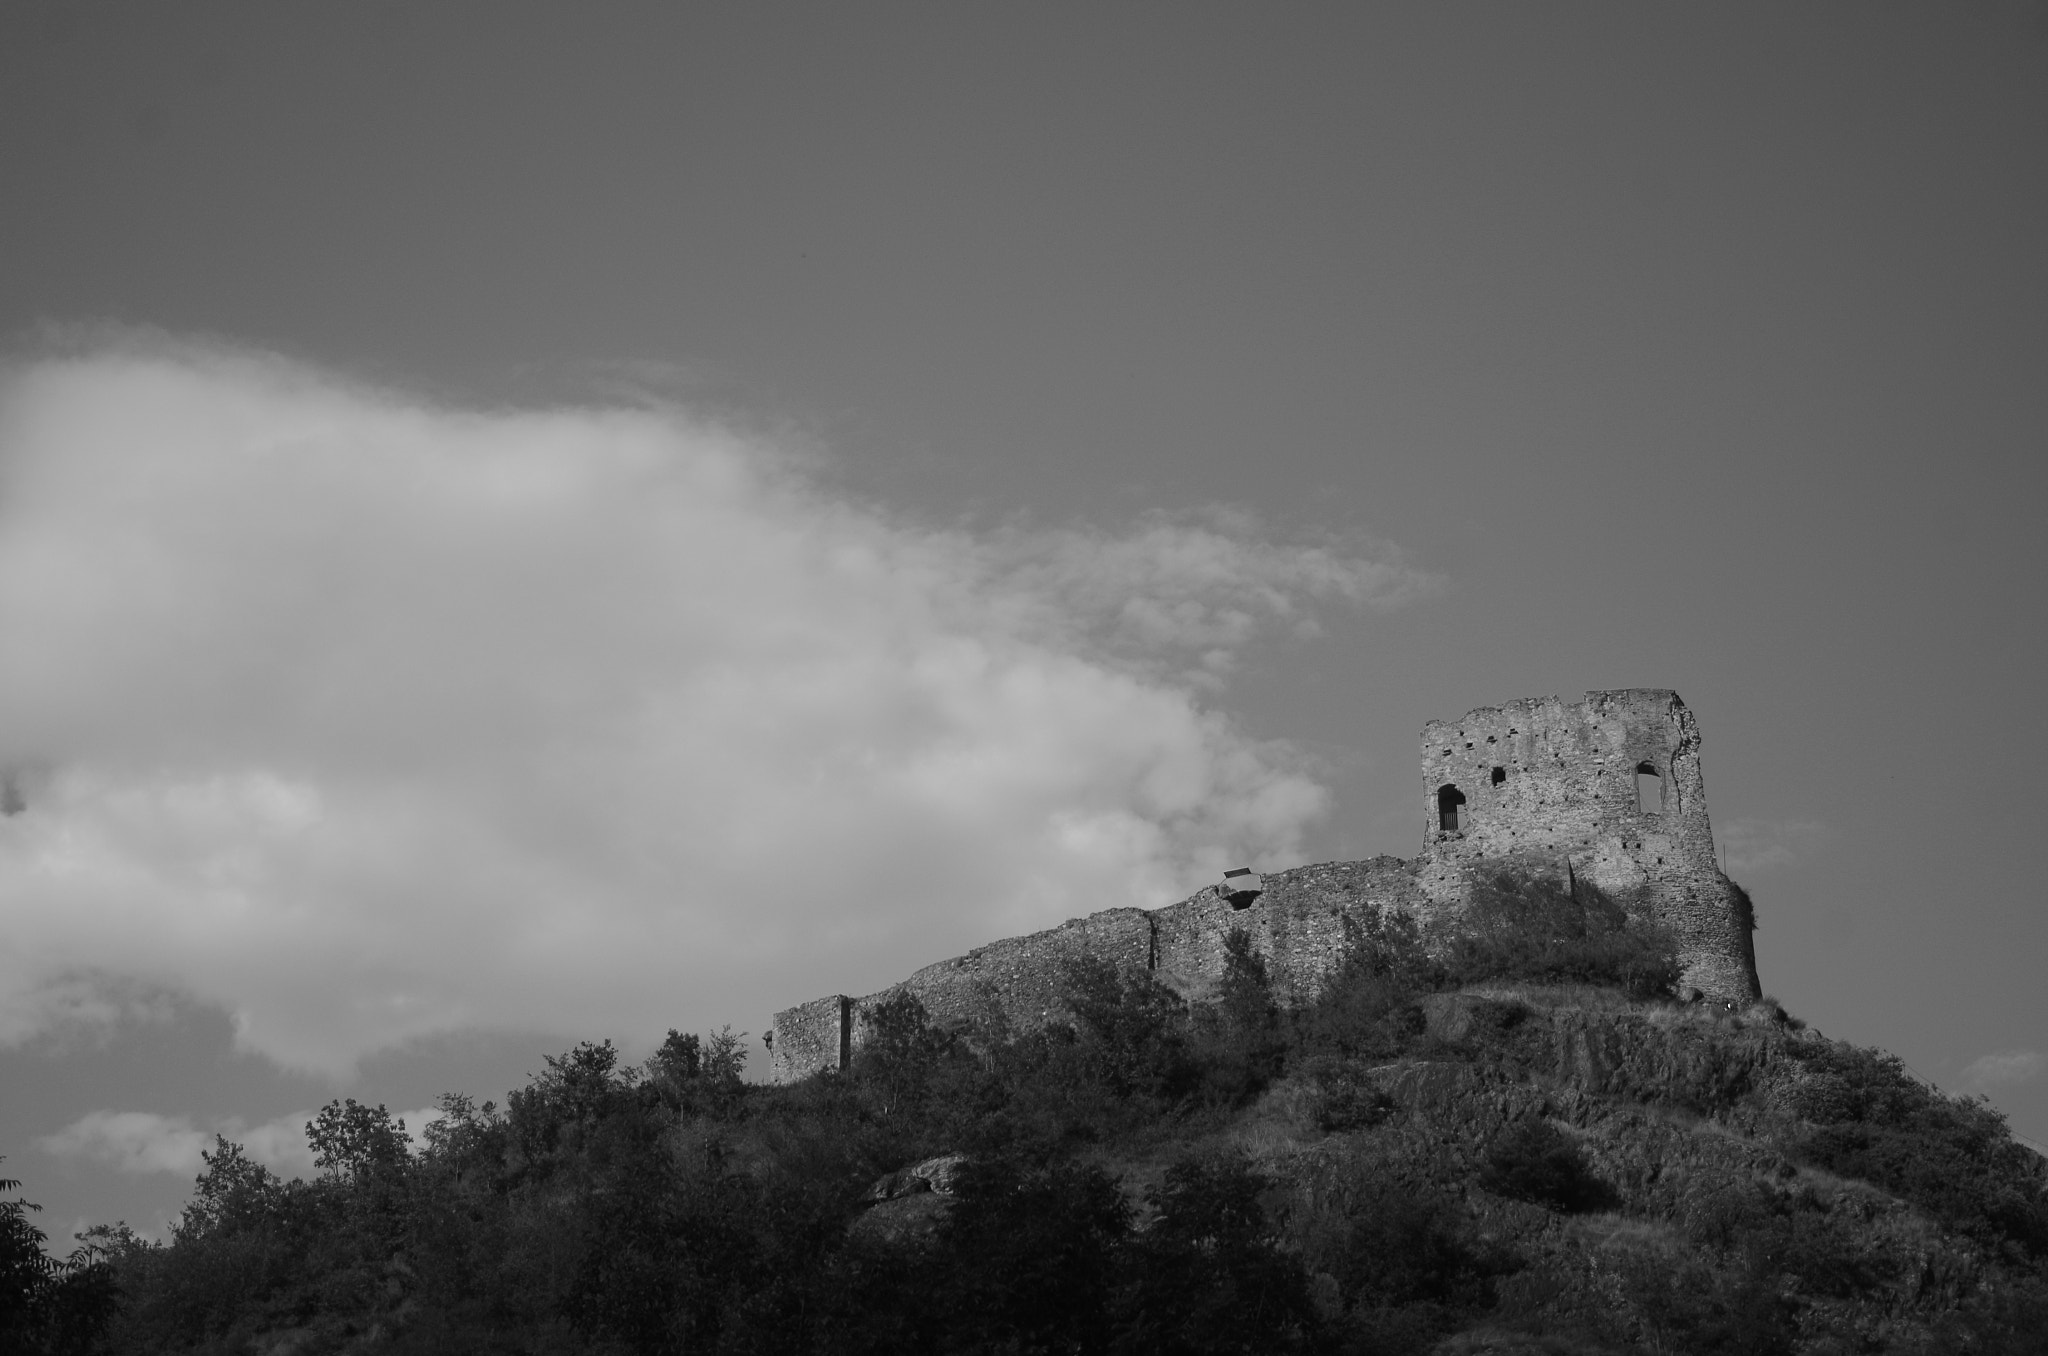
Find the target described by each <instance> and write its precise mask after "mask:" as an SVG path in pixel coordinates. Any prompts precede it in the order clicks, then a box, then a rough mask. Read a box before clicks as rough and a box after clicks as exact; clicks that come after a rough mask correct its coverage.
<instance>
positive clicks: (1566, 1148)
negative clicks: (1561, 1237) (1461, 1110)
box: [1479, 1120, 1614, 1213]
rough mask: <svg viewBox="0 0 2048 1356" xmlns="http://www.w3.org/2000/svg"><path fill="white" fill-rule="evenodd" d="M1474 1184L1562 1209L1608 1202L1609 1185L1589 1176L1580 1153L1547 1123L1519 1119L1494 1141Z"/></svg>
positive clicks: (1596, 1206)
mask: <svg viewBox="0 0 2048 1356" xmlns="http://www.w3.org/2000/svg"><path fill="white" fill-rule="evenodd" d="M1479 1185H1480V1186H1482V1187H1484V1188H1486V1189H1487V1190H1488V1191H1491V1192H1493V1193H1494V1194H1495V1195H1497V1196H1507V1197H1509V1198H1511V1199H1513V1200H1518V1201H1528V1202H1530V1203H1532V1204H1535V1205H1542V1206H1548V1207H1549V1208H1551V1209H1553V1210H1563V1211H1566V1212H1567V1213H1571V1212H1576V1211H1581V1210H1600V1209H1605V1208H1607V1207H1608V1206H1610V1205H1612V1204H1613V1203H1614V1190H1613V1188H1611V1187H1609V1186H1608V1185H1607V1184H1606V1183H1605V1182H1603V1181H1601V1180H1600V1179H1599V1178H1598V1177H1596V1176H1594V1175H1593V1170H1592V1168H1591V1167H1590V1166H1589V1165H1588V1164H1587V1162H1586V1156H1585V1154H1584V1152H1582V1151H1581V1150H1580V1148H1579V1146H1578V1145H1577V1144H1576V1143H1574V1142H1573V1141H1572V1140H1571V1138H1570V1137H1568V1136H1567V1135H1565V1134H1564V1133H1563V1132H1562V1131H1560V1130H1559V1129H1557V1127H1556V1126H1553V1125H1552V1124H1550V1122H1548V1121H1540V1120H1527V1121H1523V1122H1522V1123H1521V1124H1519V1125H1517V1126H1515V1127H1514V1128H1513V1129H1511V1130H1509V1131H1508V1132H1507V1133H1505V1134H1504V1135H1502V1136H1501V1137H1500V1138H1499V1139H1498V1140H1497V1141H1495V1143H1494V1145H1493V1148H1492V1150H1491V1152H1489V1153H1488V1154H1487V1158H1486V1166H1485V1168H1483V1169H1482V1170H1481V1171H1480V1174H1479Z"/></svg>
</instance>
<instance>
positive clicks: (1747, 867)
mask: <svg viewBox="0 0 2048 1356" xmlns="http://www.w3.org/2000/svg"><path fill="white" fill-rule="evenodd" d="M1718 833H1719V836H1720V839H1721V856H1722V859H1723V865H1724V866H1725V868H1726V869H1727V870H1728V871H1729V872H1730V873H1732V874H1742V873H1745V872H1752V871H1768V870H1770V869H1772V868H1773V867H1779V866H1790V865H1791V864H1792V863H1793V862H1796V861H1799V860H1800V859H1801V858H1803V857H1807V856H1810V855H1811V854H1812V853H1813V851H1814V850H1815V849H1816V848H1818V847H1820V846H1821V845H1823V844H1824V843H1825V842H1826V841H1827V837H1828V829H1827V826H1826V825H1825V824H1816V823H1814V822H1812V821H1811V820H1802V819H1731V820H1729V821H1728V822H1727V823H1726V824H1723V825H1721V826H1720V827H1719V829H1718Z"/></svg>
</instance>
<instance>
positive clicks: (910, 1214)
mask: <svg viewBox="0 0 2048 1356" xmlns="http://www.w3.org/2000/svg"><path fill="white" fill-rule="evenodd" d="M966 1163H967V1158H966V1156H965V1155H964V1154H941V1155H939V1156H938V1157H937V1158H927V1159H925V1160H924V1161H923V1162H921V1163H913V1164H911V1165H910V1166H909V1167H907V1168H899V1169H898V1170H896V1171H895V1172H892V1173H886V1174H884V1175H883V1176H881V1177H878V1178H876V1179H875V1184H874V1185H873V1186H871V1187H869V1188H868V1199H870V1200H872V1201H874V1202H875V1204H873V1205H871V1206H869V1207H868V1208H867V1209H866V1210H864V1211H862V1212H861V1213H860V1215H859V1217H858V1218H856V1219H855V1220H854V1222H853V1223H852V1224H851V1225H850V1226H848V1228H847V1231H846V1232H847V1236H848V1237H849V1238H853V1239H856V1240H858V1241H860V1242H863V1243H868V1244H877V1245H882V1246H889V1247H923V1246H925V1245H926V1244H929V1243H931V1242H932V1241H933V1240H934V1239H936V1238H937V1237H938V1233H939V1225H940V1224H941V1223H942V1222H944V1220H945V1218H946V1215H947V1214H948V1213H949V1212H950V1211H951V1210H952V1208H953V1189H954V1186H955V1184H956V1182H957V1179H958V1174H959V1171H960V1169H961V1168H962V1167H964V1166H965V1165H966Z"/></svg>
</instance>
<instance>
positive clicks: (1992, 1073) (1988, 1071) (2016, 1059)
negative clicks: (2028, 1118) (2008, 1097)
mask: <svg viewBox="0 0 2048 1356" xmlns="http://www.w3.org/2000/svg"><path fill="white" fill-rule="evenodd" d="M2043 1072H2048V1056H2043V1055H2042V1054H2041V1052H2040V1051H2038V1050H2000V1051H1998V1052H1996V1053H1995V1054H1989V1055H1979V1056H1978V1057H1977V1058H1976V1059H1973V1060H1971V1061H1970V1062H1969V1064H1968V1065H1966V1066H1965V1067H1964V1069H1963V1076H1962V1084H1963V1086H1964V1087H1966V1088H1970V1089H1972V1090H1974V1091H1977V1092H1986V1091H1989V1090H1990V1089H1992V1088H2007V1087H2012V1086H2014V1085H2016V1084H2019V1083H2031V1082H2033V1081H2034V1080H2035V1079H2036V1078H2039V1077H2040V1076H2041V1075H2042V1073H2043Z"/></svg>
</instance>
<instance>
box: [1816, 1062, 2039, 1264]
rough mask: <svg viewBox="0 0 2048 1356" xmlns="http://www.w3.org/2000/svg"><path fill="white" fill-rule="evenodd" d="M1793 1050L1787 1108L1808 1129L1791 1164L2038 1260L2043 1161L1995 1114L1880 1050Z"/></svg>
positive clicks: (1979, 1100)
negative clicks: (1795, 1072) (1885, 1194)
mask: <svg viewBox="0 0 2048 1356" xmlns="http://www.w3.org/2000/svg"><path fill="white" fill-rule="evenodd" d="M1794 1053H1795V1055H1796V1057H1797V1059H1798V1061H1799V1063H1800V1065H1801V1066H1802V1069H1801V1072H1802V1077H1801V1080H1800V1082H1799V1084H1798V1087H1797V1089H1796V1091H1795V1093H1794V1095H1793V1097H1792V1109H1793V1111H1794V1112H1795V1113H1796V1114H1797V1115H1798V1116H1800V1117H1801V1118H1802V1119H1803V1120H1805V1121H1806V1122H1808V1123H1809V1125H1808V1128H1806V1129H1805V1130H1804V1131H1802V1132H1800V1133H1799V1134H1797V1135H1796V1136H1795V1137H1794V1138H1793V1140H1792V1142H1791V1143H1790V1144H1789V1145H1788V1146H1787V1150H1788V1152H1789V1153H1790V1155H1791V1156H1792V1157H1793V1158H1794V1159H1796V1160H1797V1161H1799V1162H1803V1163H1809V1164H1811V1165H1813V1166H1814V1167H1818V1168H1825V1169H1827V1170H1828V1171H1830V1172H1834V1173H1839V1174H1841V1175H1842V1176H1845V1177H1857V1178H1861V1179H1863V1180H1864V1181H1867V1182H1871V1183H1874V1184H1875V1185H1877V1186H1880V1187H1883V1188H1884V1189H1885V1190H1887V1191H1890V1192H1892V1193H1893V1194H1895V1195H1897V1196H1900V1197H1902V1198H1904V1199H1905V1200H1908V1201H1911V1202H1912V1203H1913V1204H1915V1205H1917V1206H1920V1207H1921V1208H1922V1209H1924V1210H1926V1211H1928V1212H1929V1213H1930V1214H1932V1215H1934V1216H1935V1217H1936V1218H1937V1219H1940V1220H1941V1221H1943V1222H1944V1223H1946V1224H1948V1225H1949V1226H1950V1227H1951V1228H1955V1229H1959V1230H1961V1231H1963V1232H1965V1233H1968V1234H1971V1235H1973V1236H1975V1237H1977V1238H1980V1239H1983V1240H1984V1241H1986V1242H1987V1243H1991V1244H1993V1245H1994V1246H2001V1247H2006V1248H2011V1249H2015V1250H2017V1252H2018V1253H2019V1254H2020V1255H2023V1256H2027V1257H2032V1258H2042V1257H2048V1165H2044V1163H2043V1161H2042V1159H2041V1158H2040V1156H2039V1155H2037V1154H2035V1153H2033V1152H2032V1151H2031V1150H2029V1149H2027V1148H2026V1147H2025V1146H2023V1145H2021V1144H2019V1143H2017V1142H2016V1141H2014V1140H2013V1138H2012V1137H2011V1135H2010V1134H2008V1133H2007V1131H2006V1126H2005V1115H2004V1113H2002V1112H2000V1111H1999V1110H1998V1109H1997V1108H1995V1107H1993V1106H1991V1105H1990V1104H1989V1103H1988V1102H1986V1101H1984V1100H1982V1099H1980V1098H1967V1097H1949V1096H1947V1095H1945V1094H1943V1093H1941V1092H1939V1091H1937V1090H1936V1089H1934V1088H1930V1087H1927V1086H1925V1085H1924V1084H1922V1083H1921V1082H1919V1080H1917V1079H1915V1078H1914V1077H1913V1076H1912V1075H1911V1074H1910V1073H1909V1072H1907V1070H1906V1067H1905V1065H1904V1064H1902V1063H1901V1062H1900V1061H1899V1060H1898V1058H1897V1057H1896V1056H1894V1055H1889V1054H1885V1053H1883V1052H1881V1051H1875V1050H1861V1049H1857V1048H1856V1047H1854V1046H1850V1045H1845V1044H1837V1043H1835V1042H1831V1041H1819V1040H1812V1041H1805V1042H1802V1043H1800V1044H1799V1045H1797V1046H1795V1047H1794Z"/></svg>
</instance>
